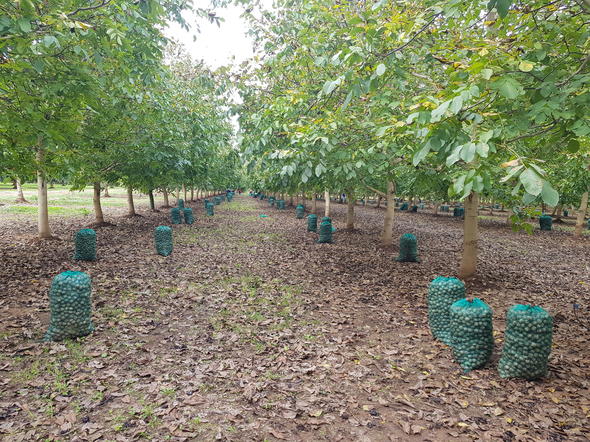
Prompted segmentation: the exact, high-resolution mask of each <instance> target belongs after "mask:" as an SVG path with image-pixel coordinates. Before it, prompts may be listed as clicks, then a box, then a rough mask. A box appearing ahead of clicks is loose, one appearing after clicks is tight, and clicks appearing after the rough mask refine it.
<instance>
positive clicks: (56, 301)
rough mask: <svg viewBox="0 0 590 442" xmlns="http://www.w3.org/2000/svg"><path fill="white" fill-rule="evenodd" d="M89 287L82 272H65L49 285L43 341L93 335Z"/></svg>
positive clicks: (87, 277)
mask: <svg viewBox="0 0 590 442" xmlns="http://www.w3.org/2000/svg"><path fill="white" fill-rule="evenodd" d="M91 291H92V283H91V281H90V276H89V275H88V274H86V273H84V272H73V271H67V272H63V273H60V274H59V275H57V276H56V277H55V278H53V281H51V289H50V290H49V305H50V310H51V319H50V321H49V328H48V329H47V332H46V333H45V336H44V337H43V340H44V341H61V340H63V339H69V338H79V337H81V336H86V335H89V334H90V333H92V332H93V331H94V325H93V324H92V318H91V314H92V302H91V300H90V294H91Z"/></svg>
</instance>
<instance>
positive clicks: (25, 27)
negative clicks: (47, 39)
mask: <svg viewBox="0 0 590 442" xmlns="http://www.w3.org/2000/svg"><path fill="white" fill-rule="evenodd" d="M16 23H17V24H18V27H19V29H20V30H21V31H23V32H31V22H30V20H29V19H27V18H24V17H21V18H19V19H18V20H17V21H16Z"/></svg>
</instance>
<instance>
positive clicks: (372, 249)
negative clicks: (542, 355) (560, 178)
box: [0, 195, 590, 441]
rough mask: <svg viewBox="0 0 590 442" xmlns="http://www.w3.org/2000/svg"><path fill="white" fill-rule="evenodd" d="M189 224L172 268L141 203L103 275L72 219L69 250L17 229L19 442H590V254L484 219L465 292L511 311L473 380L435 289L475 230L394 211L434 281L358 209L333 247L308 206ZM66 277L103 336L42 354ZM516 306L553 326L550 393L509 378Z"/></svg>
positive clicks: (11, 411) (3, 398)
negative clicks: (504, 350)
mask: <svg viewBox="0 0 590 442" xmlns="http://www.w3.org/2000/svg"><path fill="white" fill-rule="evenodd" d="M115 197H116V196H115ZM119 197H120V198H122V197H123V195H120V196H119ZM123 201H124V200H123ZM142 204H143V205H142ZM191 206H192V207H193V208H194V210H195V218H196V222H195V224H194V225H192V226H186V225H182V226H174V235H175V245H174V247H175V248H174V252H173V254H172V255H171V256H169V257H167V258H164V257H161V256H158V255H156V254H155V251H154V247H153V229H154V228H155V227H156V226H158V225H160V224H168V214H167V212H161V213H150V212H148V211H146V210H145V200H143V201H142V202H140V204H139V207H140V209H143V210H141V214H142V215H144V216H143V217H141V218H124V217H123V215H124V210H123V207H124V205H123V204H121V205H117V204H112V207H109V208H108V209H106V214H107V215H108V216H107V220H108V221H110V222H114V223H115V224H116V226H115V227H105V228H101V229H98V231H97V236H98V260H97V261H96V262H92V263H83V262H75V261H73V260H72V256H73V241H72V238H73V234H74V233H75V231H76V230H78V229H79V228H81V227H85V226H86V225H88V224H90V223H91V222H92V217H91V216H89V215H86V216H82V215H80V214H70V216H63V217H54V218H53V221H52V226H53V228H54V233H55V234H56V235H58V236H60V237H61V238H62V239H63V241H49V242H37V243H31V242H30V239H31V236H32V234H33V232H34V231H35V227H34V219H32V218H30V217H29V218H24V217H16V218H15V215H14V213H12V214H0V253H1V255H2V259H1V263H0V318H1V323H0V352H1V353H0V435H1V436H2V438H3V440H7V441H13V440H14V441H18V440H51V441H53V440H55V441H58V440H59V441H62V440H64V441H65V440H70V441H74V440H133V439H140V438H144V439H148V440H158V441H159V440H214V439H220V440H236V441H237V440H240V441H242V440H256V441H260V440H269V441H273V440H330V441H334V440H367V441H387V440H404V441H405V440H432V441H441V440H450V439H455V440H505V441H511V440H548V441H561V440H587V438H588V435H589V434H590V423H589V422H590V420H589V419H588V418H589V417H590V381H589V379H590V366H589V364H588V362H589V360H590V346H589V345H588V342H589V338H590V334H589V326H590V320H589V319H588V313H589V311H588V308H589V305H590V289H589V287H590V253H589V252H590V240H589V239H588V238H587V237H585V238H582V239H578V240H576V239H574V238H573V237H572V236H571V233H568V232H563V231H553V232H543V233H541V232H539V231H535V233H534V234H533V235H527V234H524V233H513V232H511V231H510V229H508V228H507V227H505V226H504V224H503V223H502V222H496V221H494V220H483V221H482V223H481V224H482V228H481V240H480V246H481V255H480V259H481V260H480V267H479V273H478V276H477V278H476V279H474V280H473V281H471V282H469V283H468V284H467V286H468V291H469V294H471V295H473V296H477V297H480V298H481V299H483V300H484V301H486V302H487V303H488V304H490V305H491V306H492V308H493V309H494V327H495V333H496V352H495V355H494V360H493V361H492V363H491V364H490V365H489V366H488V367H486V368H484V369H482V370H477V371H474V372H471V373H469V374H464V373H463V372H462V371H461V369H460V368H459V366H458V364H456V363H455V362H453V360H452V357H451V352H450V350H449V348H447V347H446V346H444V345H442V344H440V343H438V342H436V341H434V340H433V339H432V337H431V335H430V332H429V330H428V325H427V318H426V313H427V309H426V292H427V287H428V284H429V283H430V281H431V280H432V279H433V278H434V277H436V276H439V275H445V276H452V275H454V273H455V271H456V269H457V267H458V262H459V259H460V250H461V239H462V226H461V221H460V220H458V219H453V218H451V217H448V216H434V215H432V214H430V213H417V214H415V213H396V221H395V234H396V236H399V235H401V234H403V233H414V234H415V235H416V236H417V238H418V241H419V253H420V257H421V259H422V262H421V263H419V264H417V263H398V262H396V261H395V260H394V258H395V257H396V256H397V247H391V248H383V247H381V246H380V245H379V231H380V228H381V223H382V219H383V211H382V210H378V209H374V208H369V207H367V208H362V207H357V209H356V210H357V226H358V230H355V231H353V232H347V231H344V230H342V228H343V227H344V214H345V206H342V205H338V204H336V205H335V206H334V216H333V218H334V224H335V226H336V227H337V228H338V230H337V231H336V232H335V234H334V240H335V242H334V244H316V243H315V239H316V235H315V234H312V233H308V232H306V228H305V226H306V221H305V220H297V219H295V215H294V209H293V208H288V209H287V210H285V211H279V210H277V209H274V208H269V207H268V204H267V203H266V202H260V201H258V200H254V199H251V198H249V197H247V196H240V197H237V198H236V199H235V201H234V202H233V203H230V204H228V203H224V204H222V205H221V206H217V207H216V208H215V209H216V215H215V216H214V217H205V216H204V210H203V204H202V202H194V203H191ZM260 214H268V215H269V217H268V218H260V217H259V215H260ZM65 270H82V271H86V272H88V273H89V274H90V275H91V276H92V280H93V302H94V308H95V310H94V316H93V319H94V323H95V325H96V328H97V329H96V331H95V333H94V334H92V335H91V336H88V337H86V338H84V339H80V340H77V341H71V342H64V343H51V344H47V343H41V342H40V339H41V337H42V335H43V333H44V331H45V329H46V327H47V323H48V320H49V309H48V307H49V306H48V288H49V285H50V282H51V279H52V278H53V277H54V276H55V275H56V274H58V273H59V272H62V271H65ZM515 303H532V304H539V305H541V306H543V307H545V308H546V309H547V310H549V312H550V313H551V314H552V315H554V317H555V334H554V348H553V352H552V355H551V364H550V366H551V369H550V373H549V376H548V377H547V378H546V379H543V380H541V381H536V382H527V381H523V380H505V379H501V378H500V377H499V376H498V373H497V371H496V366H497V359H498V357H499V352H500V351H501V347H502V340H503V331H504V317H505V313H506V310H507V309H508V308H509V307H510V306H511V305H513V304H515ZM573 304H579V305H580V309H579V310H577V311H574V310H573Z"/></svg>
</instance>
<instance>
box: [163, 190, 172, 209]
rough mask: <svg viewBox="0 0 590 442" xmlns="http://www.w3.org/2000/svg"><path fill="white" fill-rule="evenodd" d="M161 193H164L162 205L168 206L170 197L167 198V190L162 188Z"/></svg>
mask: <svg viewBox="0 0 590 442" xmlns="http://www.w3.org/2000/svg"><path fill="white" fill-rule="evenodd" d="M162 194H163V195H164V207H170V199H169V198H168V191H167V190H166V189H164V190H162Z"/></svg>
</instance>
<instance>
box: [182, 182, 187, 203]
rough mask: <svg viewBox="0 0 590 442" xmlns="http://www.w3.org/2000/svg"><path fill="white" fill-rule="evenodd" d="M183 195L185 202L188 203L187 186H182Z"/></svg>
mask: <svg viewBox="0 0 590 442" xmlns="http://www.w3.org/2000/svg"><path fill="white" fill-rule="evenodd" d="M182 193H183V194H184V200H185V201H186V186H185V185H184V184H183V185H182Z"/></svg>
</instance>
